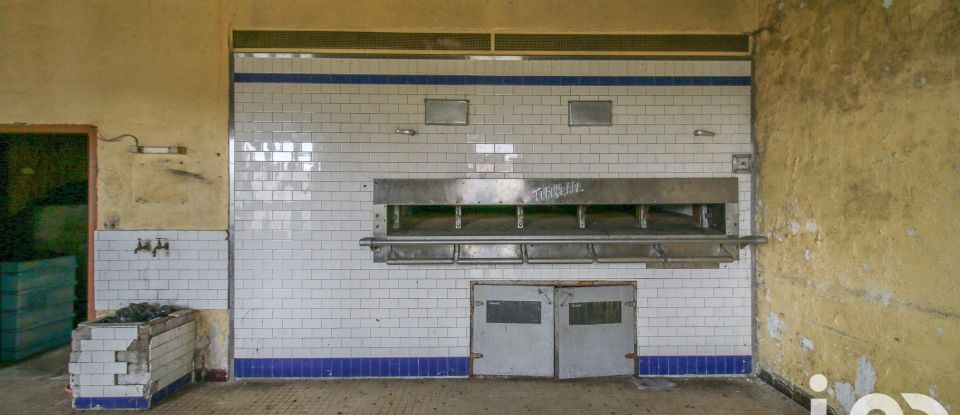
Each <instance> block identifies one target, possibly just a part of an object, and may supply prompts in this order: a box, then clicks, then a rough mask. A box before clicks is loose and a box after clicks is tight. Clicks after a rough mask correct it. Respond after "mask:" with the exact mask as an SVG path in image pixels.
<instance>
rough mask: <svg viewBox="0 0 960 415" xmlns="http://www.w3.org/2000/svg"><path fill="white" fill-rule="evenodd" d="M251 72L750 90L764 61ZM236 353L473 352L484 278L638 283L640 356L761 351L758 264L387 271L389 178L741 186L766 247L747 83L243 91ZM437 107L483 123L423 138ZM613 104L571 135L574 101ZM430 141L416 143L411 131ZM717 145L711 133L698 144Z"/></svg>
mask: <svg viewBox="0 0 960 415" xmlns="http://www.w3.org/2000/svg"><path fill="white" fill-rule="evenodd" d="M236 71H237V72H260V73H280V72H293V73H371V74H400V75H417V74H480V75H569V76H576V75H637V76H644V75H646V76H649V75H658V76H669V75H711V76H714V75H716V76H749V63H748V62H717V61H709V62H699V61H677V62H653V61H559V60H552V61H466V60H426V59H409V60H374V59H317V58H269V57H238V58H237V59H236ZM235 91H236V94H235V97H234V99H235V108H236V110H235V114H234V116H235V120H236V121H235V131H236V136H235V137H236V140H237V143H236V144H237V145H236V149H237V152H236V153H235V154H234V156H235V160H236V161H235V172H236V173H235V189H236V190H235V194H234V195H235V199H236V204H235V208H236V211H235V224H236V229H237V234H236V252H235V253H236V263H235V269H236V271H235V279H236V281H235V283H236V293H235V295H236V303H235V307H236V311H235V316H236V317H235V318H236V320H235V335H236V337H235V338H236V341H235V351H236V353H235V356H236V357H238V358H249V357H275V358H276V357H280V358H282V357H405V356H466V355H467V354H468V353H469V325H470V320H469V315H470V310H469V295H470V294H469V282H470V281H471V280H502V279H511V280H540V279H629V280H636V281H637V282H638V305H639V307H638V314H639V318H638V333H639V338H638V342H639V346H640V349H639V354H640V355H749V354H750V353H751V340H750V337H751V336H750V330H751V328H750V327H751V308H750V304H751V303H750V301H751V300H750V298H751V288H750V268H749V267H750V258H749V251H748V250H742V251H741V253H740V255H741V258H742V259H741V260H740V261H738V262H735V263H732V264H728V265H724V266H721V268H719V269H678V270H662V269H656V270H655V269H645V268H644V266H643V265H640V264H594V265H587V266H584V265H522V266H514V265H510V266H495V265H472V266H471V265H449V266H426V265H424V266H396V265H394V266H388V265H386V264H375V263H373V261H372V260H371V254H370V252H369V250H368V249H367V248H361V247H359V245H358V240H359V239H360V238H362V237H365V236H370V234H371V218H370V216H371V215H370V209H371V201H372V188H371V186H372V184H371V182H372V180H373V179H374V178H414V177H416V178H427V177H432V178H462V177H471V178H532V177H570V178H582V177H729V176H736V177H739V179H740V206H741V216H740V218H741V223H740V226H741V234H749V233H750V229H751V226H750V223H751V215H750V212H749V210H748V209H749V207H750V193H749V192H750V177H749V175H743V174H742V175H733V174H732V173H731V155H732V154H735V153H750V152H751V146H750V113H749V112H750V104H749V94H750V88H749V87H746V86H648V87H642V86H624V87H614V86H590V87H567V86H486V85H466V86H434V85H332V84H294V83H285V84H275V83H237V84H236V85H235ZM424 98H457V99H468V100H469V101H470V125H469V126H462V127H450V126H426V125H423V100H424ZM571 99H587V100H591V99H603V100H612V101H613V102H614V114H615V115H614V125H613V126H610V127H568V126H567V115H566V113H567V106H566V104H567V101H568V100H571ZM397 128H413V129H415V130H417V131H418V134H417V135H415V136H412V137H411V136H406V135H398V134H395V133H394V130H396V129H397ZM697 128H704V129H709V130H713V131H716V132H717V133H718V134H717V136H715V137H694V136H693V135H692V131H693V130H694V129H697Z"/></svg>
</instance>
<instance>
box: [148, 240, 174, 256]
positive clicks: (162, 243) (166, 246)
mask: <svg viewBox="0 0 960 415" xmlns="http://www.w3.org/2000/svg"><path fill="white" fill-rule="evenodd" d="M160 249H163V250H165V251H167V255H169V254H170V241H168V240H166V239H163V238H157V246H155V247H153V251H152V252H153V256H154V258H156V256H157V251H158V250H160Z"/></svg>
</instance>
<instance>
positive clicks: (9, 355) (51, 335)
mask: <svg viewBox="0 0 960 415" xmlns="http://www.w3.org/2000/svg"><path fill="white" fill-rule="evenodd" d="M71 331H73V317H72V316H71V317H69V318H66V319H63V320H60V321H55V322H53V323H50V324H46V325H43V326H37V327H34V328H31V329H26V330H21V331H16V332H0V360H4V361H10V360H20V359H23V358H25V357H29V356H32V355H35V354H37V353H42V352H45V351H47V350H50V349H53V348H55V347H58V346H62V345H65V344H68V343H70V332H71Z"/></svg>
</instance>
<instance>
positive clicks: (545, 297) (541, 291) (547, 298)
mask: <svg viewBox="0 0 960 415" xmlns="http://www.w3.org/2000/svg"><path fill="white" fill-rule="evenodd" d="M537 294H540V296H541V297H543V299H544V300H546V301H547V305H553V302H552V301H550V297H547V295H546V294H544V293H543V289H541V288H537Z"/></svg>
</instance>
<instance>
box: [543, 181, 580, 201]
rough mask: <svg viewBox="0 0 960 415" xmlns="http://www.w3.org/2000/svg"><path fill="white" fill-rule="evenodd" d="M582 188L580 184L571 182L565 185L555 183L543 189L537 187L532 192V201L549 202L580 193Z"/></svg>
mask: <svg viewBox="0 0 960 415" xmlns="http://www.w3.org/2000/svg"><path fill="white" fill-rule="evenodd" d="M582 191H583V187H582V186H581V185H580V182H578V181H576V180H571V181H569V182H566V183H555V184H551V185H547V186H544V187H538V188H536V189H533V190H532V193H533V199H534V200H535V201H537V202H549V201H553V200H557V199H559V198H561V197H564V196H570V195H572V194H576V193H580V192H582Z"/></svg>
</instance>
